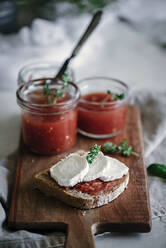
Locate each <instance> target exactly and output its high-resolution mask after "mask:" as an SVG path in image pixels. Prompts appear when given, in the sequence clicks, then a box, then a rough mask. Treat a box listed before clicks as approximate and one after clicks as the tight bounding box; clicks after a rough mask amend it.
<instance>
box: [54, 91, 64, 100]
mask: <svg viewBox="0 0 166 248" xmlns="http://www.w3.org/2000/svg"><path fill="white" fill-rule="evenodd" d="M62 96H63V92H62V91H60V90H56V92H55V97H56V98H58V97H62Z"/></svg>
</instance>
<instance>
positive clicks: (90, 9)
mask: <svg viewBox="0 0 166 248" xmlns="http://www.w3.org/2000/svg"><path fill="white" fill-rule="evenodd" d="M98 9H102V10H103V11H104V15H103V17H102V21H101V23H100V24H99V26H98V27H97V28H96V30H95V31H94V33H93V34H92V35H91V36H90V38H89V40H88V41H87V42H86V43H85V45H84V46H83V48H82V49H81V52H80V53H79V55H78V56H77V57H76V58H75V59H74V60H73V61H72V63H71V67H72V68H73V70H74V74H75V78H76V81H79V80H80V79H82V78H84V77H88V76H100V75H101V76H103V75H105V76H110V77H115V78H118V79H121V80H122V81H124V82H126V83H128V84H129V85H130V87H131V89H133V90H135V89H142V88H152V89H154V90H158V91H163V90H166V83H165V78H166V1H165V0H157V1H156V0H137V1H133V0H86V1H81V0H0V90H1V91H15V90H16V88H17V76H18V72H19V70H20V69H21V68H22V67H23V66H24V65H25V64H28V63H32V62H35V61H39V60H49V61H56V62H57V63H59V64H61V63H63V61H64V60H65V58H67V56H69V54H70V52H71V50H72V48H73V46H74V45H75V43H76V42H77V41H78V39H79V37H80V35H81V34H82V33H83V31H84V30H85V29H86V27H87V25H88V23H89V22H90V20H91V16H92V14H93V13H94V12H95V11H96V10H98Z"/></svg>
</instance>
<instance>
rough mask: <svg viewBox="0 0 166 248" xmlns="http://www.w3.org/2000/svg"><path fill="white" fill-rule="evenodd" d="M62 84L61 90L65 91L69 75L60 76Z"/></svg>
mask: <svg viewBox="0 0 166 248" xmlns="http://www.w3.org/2000/svg"><path fill="white" fill-rule="evenodd" d="M62 80H63V84H62V89H65V88H67V87H68V86H69V84H68V82H69V81H70V78H69V75H68V74H67V73H64V74H63V76H62Z"/></svg>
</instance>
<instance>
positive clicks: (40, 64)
mask: <svg viewBox="0 0 166 248" xmlns="http://www.w3.org/2000/svg"><path fill="white" fill-rule="evenodd" d="M58 71H59V65H58V63H57V62H55V61H36V62H34V63H30V64H27V65H25V66H24V67H23V68H22V69H21V70H20V71H19V74H18V85H19V86H20V85H21V84H24V83H27V82H29V81H30V80H35V79H41V78H45V77H50V78H53V77H55V76H56V74H57V72H58ZM66 73H67V74H68V75H69V78H70V80H71V81H72V82H73V81H74V73H73V70H72V69H71V68H70V67H69V68H68V69H67V71H66Z"/></svg>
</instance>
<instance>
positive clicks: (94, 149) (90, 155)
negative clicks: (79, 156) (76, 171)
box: [86, 144, 101, 164]
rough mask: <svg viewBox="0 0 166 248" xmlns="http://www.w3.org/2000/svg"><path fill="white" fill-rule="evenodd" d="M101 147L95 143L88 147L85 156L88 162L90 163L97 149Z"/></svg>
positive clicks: (97, 151) (95, 155) (96, 153)
mask: <svg viewBox="0 0 166 248" xmlns="http://www.w3.org/2000/svg"><path fill="white" fill-rule="evenodd" d="M100 149H101V146H99V145H97V144H95V145H94V146H92V147H90V149H89V152H88V155H87V156H86V160H87V161H88V163H89V164H92V163H93V161H94V160H95V158H96V157H97V155H98V153H99V151H100Z"/></svg>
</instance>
